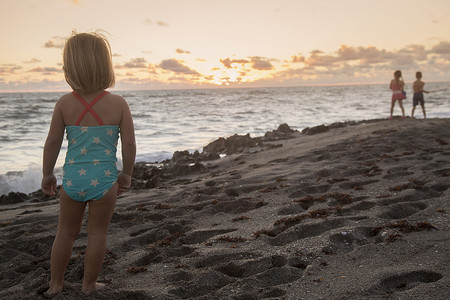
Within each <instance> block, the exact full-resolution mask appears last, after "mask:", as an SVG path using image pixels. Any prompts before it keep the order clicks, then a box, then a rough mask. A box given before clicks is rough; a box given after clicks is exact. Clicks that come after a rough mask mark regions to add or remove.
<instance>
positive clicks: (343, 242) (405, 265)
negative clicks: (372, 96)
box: [0, 118, 450, 299]
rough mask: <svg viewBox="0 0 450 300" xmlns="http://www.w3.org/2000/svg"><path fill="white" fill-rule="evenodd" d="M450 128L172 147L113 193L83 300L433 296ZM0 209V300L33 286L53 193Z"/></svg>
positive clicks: (436, 295)
mask: <svg viewBox="0 0 450 300" xmlns="http://www.w3.org/2000/svg"><path fill="white" fill-rule="evenodd" d="M353 125H355V126H353ZM449 125H450V119H427V120H421V119H410V118H407V119H405V120H399V119H394V120H385V119H379V120H366V121H358V122H344V123H334V125H333V124H330V125H328V126H323V125H321V126H316V127H313V128H310V129H309V130H306V131H305V130H304V131H303V132H302V133H301V132H290V133H289V135H291V136H290V138H289V139H285V138H279V136H278V137H276V136H277V134H275V135H274V136H272V138H273V139H272V140H269V138H268V139H267V140H254V139H253V138H250V139H248V138H245V136H237V138H240V137H244V138H242V139H243V141H242V139H240V140H239V141H238V139H237V138H236V140H235V141H234V143H231V145H232V146H230V147H228V148H227V143H226V141H227V139H223V140H220V139H219V140H216V141H215V142H216V144H215V145H214V146H215V148H214V149H216V150H214V151H212V150H211V149H210V150H208V149H209V148H207V147H205V148H207V150H208V151H207V152H208V153H206V152H205V151H204V152H205V153H204V154H211V153H213V154H214V152H215V154H218V152H221V151H229V152H228V154H227V156H226V157H224V158H222V159H219V160H217V159H216V160H197V161H196V159H198V156H197V157H194V155H193V154H192V155H187V154H186V153H184V154H183V153H182V152H181V153H179V154H178V155H174V156H175V157H174V158H175V159H176V160H177V161H178V160H180V163H176V162H175V160H173V161H172V169H170V172H168V173H158V174H157V172H156V171H155V170H154V169H151V168H147V169H145V168H144V167H143V169H142V170H138V171H140V173H139V174H136V176H138V177H135V178H134V179H135V180H142V182H140V183H139V182H136V184H137V183H139V184H142V185H143V188H140V189H135V190H131V191H129V192H127V193H126V194H125V195H123V196H121V197H119V199H118V202H117V207H116V211H115V213H114V215H113V219H112V221H111V226H110V232H109V240H108V252H107V255H106V259H105V264H104V267H103V270H102V273H101V274H100V278H99V280H100V281H102V282H105V283H107V287H106V288H105V289H104V290H101V291H98V292H96V293H95V294H94V295H93V296H92V298H93V299H108V298H114V297H120V298H125V297H131V298H133V297H134V298H141V299H145V298H148V299H262V298H273V299H320V298H326V299H377V298H380V297H381V298H382V297H397V298H411V299H415V298H423V297H425V296H426V297H430V298H433V299H445V297H446V296H447V295H448V286H449V284H450V270H449V269H448V265H449V260H448V257H449V255H448V254H449V253H448V249H450V242H449V240H450V239H449V237H450V234H449V228H450V218H449V211H450V205H449V203H448V199H449V193H450V192H449V190H448V187H449V185H450V184H449V180H448V178H449V176H450V162H449V155H450V147H449V146H448V143H449V142H450V129H449V128H450V126H449ZM277 131H278V130H277ZM281 132H284V130H282V131H281ZM279 133H280V132H278V134H279ZM286 133H287V131H286ZM285 137H286V136H285ZM230 141H231V140H230ZM215 142H213V143H215ZM244 142H245V143H244ZM213 143H211V144H213ZM242 143H243V144H244V145H245V146H242V145H243V144H242ZM233 145H234V146H233ZM208 146H209V145H208ZM232 149H234V150H239V151H234V152H233V151H232ZM204 150H205V149H204ZM199 155H200V154H199ZM174 158H173V159H174ZM181 162H182V163H181ZM168 164H170V162H168ZM200 164H201V165H203V167H200V166H199V165H200ZM180 165H183V166H187V167H184V168H182V167H178V169H176V170H175V169H174V168H175V167H176V166H180ZM147 167H149V166H147ZM175 171H178V172H179V173H178V175H177V174H175V173H176V172H175ZM152 172H153V174H152ZM155 176H156V177H155ZM152 178H153V179H152ZM156 178H159V179H156ZM149 182H150V183H149ZM152 184H154V186H153V187H152V188H149V187H146V186H147V185H152ZM0 211H1V212H2V213H1V216H0V225H1V226H0V237H1V240H0V241H1V248H0V252H1V253H2V256H3V257H4V259H3V260H2V261H1V263H0V266H1V267H2V269H3V270H2V275H3V279H2V280H0V282H1V285H2V286H4V287H5V288H4V290H3V291H1V292H0V297H1V298H6V299H7V298H8V297H11V298H20V297H25V298H26V297H40V295H41V294H40V293H41V291H42V290H44V288H45V285H46V282H47V280H48V275H49V255H50V248H51V243H52V241H53V238H54V234H55V231H56V224H57V219H58V200H57V199H51V200H48V201H45V202H39V203H17V204H8V205H0ZM86 240H87V237H86V233H85V223H84V224H83V228H82V231H81V234H80V236H79V238H78V240H77V241H76V243H75V247H74V253H73V255H72V258H71V260H70V262H69V267H68V270H67V273H66V283H65V288H64V291H63V293H62V295H61V297H62V298H64V299H77V298H78V297H79V296H80V291H79V287H80V285H81V282H80V274H82V272H81V270H82V264H83V262H82V256H80V255H77V254H76V253H77V251H78V252H79V251H83V249H84V247H85V245H86ZM29 245H34V246H33V247H29ZM11 262H12V263H11ZM21 270H22V271H21ZM80 272H81V273H80ZM6 274H8V276H6Z"/></svg>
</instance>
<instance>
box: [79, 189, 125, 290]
mask: <svg viewBox="0 0 450 300" xmlns="http://www.w3.org/2000/svg"><path fill="white" fill-rule="evenodd" d="M117 188H118V185H117V183H116V184H114V186H113V187H112V188H111V189H110V190H109V191H108V193H107V194H106V195H105V196H103V197H102V198H101V199H100V200H96V201H89V219H88V224H87V232H88V245H87V249H86V255H85V257H84V278H83V287H82V290H83V293H85V294H89V293H91V292H92V291H94V290H96V289H99V288H101V287H103V284H101V283H97V278H98V274H99V273H100V270H101V268H102V264H103V259H104V258H105V252H106V234H107V232H108V227H109V222H110V221H111V217H112V214H113V212H114V207H115V205H116V199H117Z"/></svg>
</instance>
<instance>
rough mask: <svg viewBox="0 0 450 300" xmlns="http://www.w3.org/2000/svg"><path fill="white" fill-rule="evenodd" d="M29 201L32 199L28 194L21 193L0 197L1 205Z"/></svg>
mask: <svg viewBox="0 0 450 300" xmlns="http://www.w3.org/2000/svg"><path fill="white" fill-rule="evenodd" d="M29 199H30V197H28V195H27V194H24V193H20V192H10V193H9V194H8V195H2V196H0V204H14V203H20V202H24V201H26V200H29Z"/></svg>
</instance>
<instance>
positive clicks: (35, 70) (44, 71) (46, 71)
mask: <svg viewBox="0 0 450 300" xmlns="http://www.w3.org/2000/svg"><path fill="white" fill-rule="evenodd" d="M28 72H32V73H42V74H43V75H51V74H53V73H59V72H62V69H57V68H49V67H46V68H41V67H37V68H33V69H31V70H29V71H28Z"/></svg>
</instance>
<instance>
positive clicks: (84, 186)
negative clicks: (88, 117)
mask: <svg viewBox="0 0 450 300" xmlns="http://www.w3.org/2000/svg"><path fill="white" fill-rule="evenodd" d="M72 94H73V95H75V97H77V99H78V100H80V102H81V103H82V104H83V105H84V106H85V110H84V111H83V112H82V113H81V115H80V117H79V118H78V120H77V122H76V123H75V125H74V126H66V133H67V140H68V142H69V144H68V149H67V153H66V160H65V163H64V167H63V170H64V176H63V187H64V191H65V192H66V194H67V195H68V196H69V197H70V198H72V199H73V200H76V201H81V202H86V201H89V200H98V199H100V198H102V197H103V196H104V195H105V194H106V193H107V192H108V191H109V189H110V188H111V187H112V186H113V185H114V183H115V182H116V181H117V175H118V171H117V166H116V162H117V158H116V151H117V140H118V138H119V126H118V125H104V123H103V121H102V120H101V119H100V117H99V116H98V115H97V113H96V112H95V111H94V110H93V109H92V106H93V105H94V104H95V103H96V102H97V101H98V100H100V98H102V97H103V96H104V95H106V94H108V92H106V91H105V92H103V93H101V94H100V95H98V96H97V97H96V98H95V99H94V100H93V101H92V102H91V103H89V104H88V103H87V102H86V101H85V100H84V99H83V98H82V97H81V96H80V95H79V94H77V93H75V92H72ZM88 111H89V112H90V113H91V114H92V115H93V116H94V117H95V119H96V120H97V121H98V123H99V125H100V126H89V127H86V126H79V124H80V122H81V120H82V119H83V117H84V115H85V114H86V113H87V112H88Z"/></svg>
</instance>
